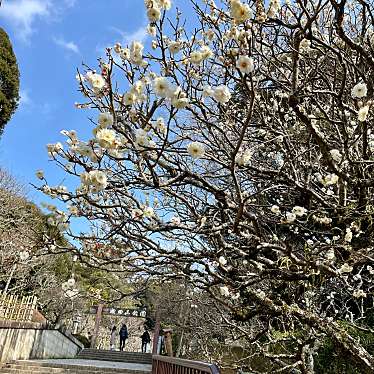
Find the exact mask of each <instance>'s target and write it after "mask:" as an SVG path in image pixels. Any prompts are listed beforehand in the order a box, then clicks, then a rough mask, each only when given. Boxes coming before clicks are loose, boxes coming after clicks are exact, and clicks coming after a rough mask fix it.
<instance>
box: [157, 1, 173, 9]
mask: <svg viewBox="0 0 374 374" xmlns="http://www.w3.org/2000/svg"><path fill="white" fill-rule="evenodd" d="M157 2H158V5H159V6H160V7H161V8H163V9H165V10H169V9H170V8H171V0H157Z"/></svg>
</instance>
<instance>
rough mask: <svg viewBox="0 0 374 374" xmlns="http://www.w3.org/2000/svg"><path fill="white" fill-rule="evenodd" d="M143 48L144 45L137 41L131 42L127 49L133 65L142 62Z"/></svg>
mask: <svg viewBox="0 0 374 374" xmlns="http://www.w3.org/2000/svg"><path fill="white" fill-rule="evenodd" d="M143 49H144V45H143V44H142V43H140V42H138V41H133V42H132V43H131V47H130V51H129V60H130V61H131V62H132V63H133V64H135V65H141V64H142V63H143Z"/></svg>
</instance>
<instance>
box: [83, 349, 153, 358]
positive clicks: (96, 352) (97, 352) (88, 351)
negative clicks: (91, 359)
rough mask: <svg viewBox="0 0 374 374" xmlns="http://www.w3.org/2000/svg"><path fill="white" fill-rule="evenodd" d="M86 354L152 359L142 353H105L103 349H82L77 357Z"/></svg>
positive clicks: (149, 355)
mask: <svg viewBox="0 0 374 374" xmlns="http://www.w3.org/2000/svg"><path fill="white" fill-rule="evenodd" d="M86 353H93V354H109V355H131V356H142V357H143V356H144V357H152V354H151V353H142V352H128V351H107V350H104V349H90V348H85V349H82V350H81V351H80V352H79V353H78V355H81V354H86Z"/></svg>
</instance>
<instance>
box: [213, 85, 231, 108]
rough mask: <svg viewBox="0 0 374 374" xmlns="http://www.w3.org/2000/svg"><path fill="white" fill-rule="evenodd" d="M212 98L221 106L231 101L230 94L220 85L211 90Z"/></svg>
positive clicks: (226, 88) (225, 87) (227, 89)
mask: <svg viewBox="0 0 374 374" xmlns="http://www.w3.org/2000/svg"><path fill="white" fill-rule="evenodd" d="M213 97H214V98H215V99H216V100H217V101H218V102H219V103H221V104H226V103H227V102H228V101H229V100H230V99H231V93H230V90H229V88H228V87H227V86H225V85H221V86H218V87H216V88H214V89H213Z"/></svg>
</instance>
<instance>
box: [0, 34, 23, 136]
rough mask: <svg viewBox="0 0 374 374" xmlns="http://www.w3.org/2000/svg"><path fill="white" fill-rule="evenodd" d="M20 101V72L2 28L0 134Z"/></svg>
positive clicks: (0, 44) (0, 45)
mask: <svg viewBox="0 0 374 374" xmlns="http://www.w3.org/2000/svg"><path fill="white" fill-rule="evenodd" d="M18 101H19V70H18V64H17V59H16V56H15V55H14V52H13V48H12V44H11V43H10V40H9V37H8V35H7V33H6V32H5V31H4V30H3V29H2V28H0V134H1V133H2V132H3V129H4V127H5V125H6V123H7V122H8V121H9V120H10V118H11V116H12V115H13V113H14V112H15V110H16V109H17V106H18Z"/></svg>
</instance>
